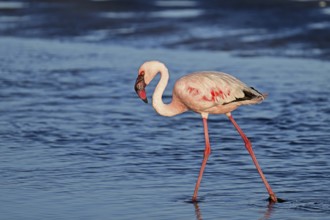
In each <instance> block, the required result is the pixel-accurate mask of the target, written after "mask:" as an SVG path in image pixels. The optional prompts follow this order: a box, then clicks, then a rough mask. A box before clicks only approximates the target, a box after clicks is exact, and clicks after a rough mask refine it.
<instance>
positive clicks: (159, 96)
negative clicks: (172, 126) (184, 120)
mask: <svg viewBox="0 0 330 220" xmlns="http://www.w3.org/2000/svg"><path fill="white" fill-rule="evenodd" d="M157 73H160V80H159V82H158V84H157V86H156V88H155V91H154V93H153V96H152V106H153V107H154V109H155V110H156V112H157V113H158V114H160V115H163V116H168V117H171V116H174V115H177V114H180V113H182V112H184V111H185V109H184V108H183V106H182V104H181V103H180V102H179V101H178V100H176V98H175V97H172V102H171V103H169V104H165V103H164V102H163V94H164V91H165V88H166V86H167V83H168V79H169V73H168V70H167V68H166V67H162V68H160V69H159V71H158V72H157Z"/></svg>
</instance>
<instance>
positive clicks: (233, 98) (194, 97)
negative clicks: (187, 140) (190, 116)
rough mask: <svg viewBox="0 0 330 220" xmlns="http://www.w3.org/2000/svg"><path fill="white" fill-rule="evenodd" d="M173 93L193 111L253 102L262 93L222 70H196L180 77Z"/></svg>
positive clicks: (261, 96)
mask: <svg viewBox="0 0 330 220" xmlns="http://www.w3.org/2000/svg"><path fill="white" fill-rule="evenodd" d="M173 93H174V94H175V95H176V96H178V97H179V99H180V100H181V101H182V102H183V103H184V104H185V105H186V106H187V107H188V108H190V109H191V110H193V111H197V112H200V111H203V110H205V109H210V108H212V107H215V106H224V105H228V104H232V103H235V104H236V105H237V106H238V105H241V104H252V103H255V100H256V99H258V100H259V99H263V95H262V94H261V93H259V92H258V91H257V90H255V89H254V88H252V87H248V86H247V85H246V84H244V83H243V82H241V81H240V80H238V79H236V78H235V77H233V76H231V75H229V74H226V73H222V72H197V73H192V74H188V75H186V76H184V77H182V78H180V79H179V80H178V81H177V82H176V84H175V86H174V91H173Z"/></svg>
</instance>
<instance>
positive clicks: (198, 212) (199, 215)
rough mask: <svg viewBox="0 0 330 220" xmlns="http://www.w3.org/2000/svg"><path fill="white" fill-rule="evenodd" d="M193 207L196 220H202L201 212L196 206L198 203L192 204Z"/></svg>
mask: <svg viewBox="0 0 330 220" xmlns="http://www.w3.org/2000/svg"><path fill="white" fill-rule="evenodd" d="M194 207H195V215H196V219H197V220H202V219H203V218H202V213H201V210H200V208H199V206H198V202H194Z"/></svg>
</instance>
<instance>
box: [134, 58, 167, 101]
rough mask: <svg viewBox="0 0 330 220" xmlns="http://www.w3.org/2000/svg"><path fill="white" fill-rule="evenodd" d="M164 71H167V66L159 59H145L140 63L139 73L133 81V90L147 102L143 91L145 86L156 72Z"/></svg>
mask: <svg viewBox="0 0 330 220" xmlns="http://www.w3.org/2000/svg"><path fill="white" fill-rule="evenodd" d="M164 71H167V68H166V67H165V65H164V64H163V63H161V62H159V61H147V62H145V63H143V64H142V65H141V67H140V69H139V75H138V77H137V79H136V82H135V91H136V93H137V94H138V96H139V97H140V98H141V99H142V100H143V101H144V102H145V103H148V99H147V94H146V91H145V88H146V86H147V85H148V84H149V83H150V82H151V80H152V79H153V78H154V77H155V76H156V75H157V73H159V72H164Z"/></svg>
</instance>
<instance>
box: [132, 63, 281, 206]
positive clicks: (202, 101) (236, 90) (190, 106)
mask: <svg viewBox="0 0 330 220" xmlns="http://www.w3.org/2000/svg"><path fill="white" fill-rule="evenodd" d="M158 73H160V75H161V77H160V80H159V82H158V85H157V86H156V88H155V91H154V93H153V97H152V106H153V107H154V109H155V110H156V112H157V113H158V114H160V115H163V116H169V117H170V116H174V115H177V114H180V113H183V112H185V111H188V110H192V111H194V112H197V113H200V114H201V116H202V118H203V125H204V137H205V150H204V158H203V161H202V165H201V168H200V172H199V176H198V179H197V182H196V186H195V191H194V195H193V197H192V201H193V202H196V201H197V193H198V189H199V185H200V183H201V180H202V176H203V172H204V169H205V166H206V162H207V160H208V158H209V155H210V153H211V147H210V141H209V135H208V127H207V118H208V115H209V114H226V115H227V116H228V118H229V120H230V121H231V122H232V123H233V125H234V127H235V128H236V130H237V131H238V133H239V134H240V136H241V137H242V139H243V141H244V143H245V147H246V149H247V151H248V152H249V154H250V156H251V158H252V160H253V162H254V165H255V166H256V168H257V170H258V172H259V175H260V177H261V179H262V181H263V183H264V184H265V186H266V189H267V191H268V194H269V200H270V201H272V202H277V201H278V199H277V197H276V195H275V193H274V192H273V190H272V189H271V187H270V185H269V184H268V182H267V180H266V178H265V176H264V174H263V172H262V170H261V168H260V166H259V163H258V161H257V159H256V156H255V154H254V152H253V150H252V146H251V143H250V141H249V139H248V138H247V137H246V135H245V134H244V133H243V131H242V130H241V128H240V127H239V126H238V124H237V123H236V121H235V120H234V118H233V116H232V115H231V112H232V111H233V110H235V109H236V108H237V107H239V106H240V105H249V104H256V103H260V102H262V101H263V100H264V99H265V98H266V95H265V94H261V93H260V92H258V91H257V90H255V89H254V88H252V87H248V86H247V85H245V84H244V83H243V82H241V81H239V80H238V79H236V78H235V77H233V76H231V75H228V74H226V73H222V72H209V71H208V72H196V73H191V74H188V75H185V76H183V77H182V78H180V79H179V80H177V81H176V83H175V85H174V89H173V97H172V102H171V103H169V104H164V103H163V101H162V95H163V92H164V90H165V88H166V86H167V83H168V79H169V73H168V70H167V68H166V66H165V65H164V64H163V63H161V62H158V61H149V62H145V63H144V64H142V65H141V67H140V69H139V75H138V77H137V79H136V83H135V91H136V92H137V94H138V96H139V97H140V98H141V99H142V100H143V101H144V102H146V103H147V102H148V100H147V96H146V92H145V87H146V86H147V85H148V84H149V83H150V81H151V80H152V79H153V78H154V77H155V76H156V75H157V74H158Z"/></svg>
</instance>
